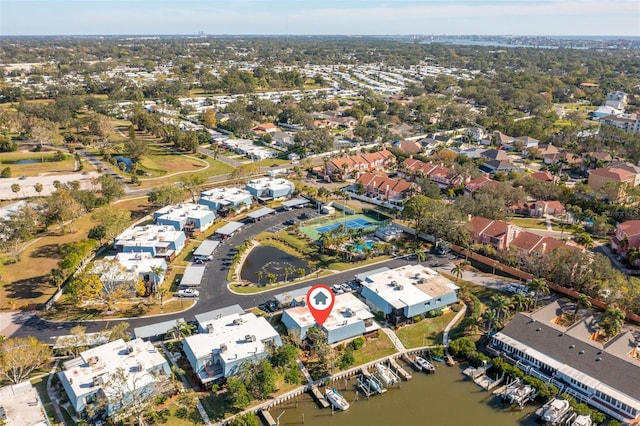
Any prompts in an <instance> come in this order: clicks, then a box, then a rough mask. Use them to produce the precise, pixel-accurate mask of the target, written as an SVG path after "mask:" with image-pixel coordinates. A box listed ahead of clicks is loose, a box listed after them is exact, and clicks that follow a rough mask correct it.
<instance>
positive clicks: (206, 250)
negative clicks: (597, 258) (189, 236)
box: [193, 240, 220, 256]
mask: <svg viewBox="0 0 640 426" xmlns="http://www.w3.org/2000/svg"><path fill="white" fill-rule="evenodd" d="M219 245H220V241H215V240H204V241H203V242H202V244H200V246H198V248H197V249H196V251H194V252H193V255H194V256H209V255H210V254H211V253H213V251H214V250H215V249H216V248H217V247H218V246H219Z"/></svg>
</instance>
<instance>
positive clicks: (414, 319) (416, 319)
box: [413, 315, 424, 323]
mask: <svg viewBox="0 0 640 426" xmlns="http://www.w3.org/2000/svg"><path fill="white" fill-rule="evenodd" d="M423 319H424V315H416V316H415V317H413V322H414V323H418V322H420V321H422V320H423Z"/></svg>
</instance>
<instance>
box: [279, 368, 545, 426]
mask: <svg viewBox="0 0 640 426" xmlns="http://www.w3.org/2000/svg"><path fill="white" fill-rule="evenodd" d="M437 366H438V368H437V371H436V373H435V374H430V375H427V374H424V373H414V372H412V373H411V374H412V375H413V378H412V379H411V380H409V381H406V382H404V381H403V382H402V383H401V385H400V388H392V389H389V390H388V391H387V392H386V393H384V394H382V395H375V396H371V397H370V398H369V399H368V400H367V398H366V397H363V396H361V395H360V396H358V399H357V400H354V399H355V391H354V385H353V381H350V382H347V383H346V385H345V381H344V380H341V381H337V382H335V387H336V388H337V389H338V390H339V391H340V392H341V393H342V395H343V396H344V397H345V398H346V399H347V400H348V401H349V402H350V403H351V402H352V401H353V402H352V403H351V407H350V408H349V410H347V411H345V412H335V413H334V414H333V416H332V415H331V409H320V408H317V405H316V403H315V402H314V401H313V400H312V398H311V396H310V395H309V394H303V395H301V396H300V397H299V398H298V399H297V407H296V404H295V402H294V403H287V404H283V405H279V406H277V407H275V408H273V409H272V410H271V415H272V416H273V417H274V418H276V417H277V416H279V415H280V414H282V413H283V411H284V414H282V417H280V425H301V424H304V425H306V426H325V425H332V426H377V425H391V426H414V425H415V426H422V425H433V426H449V425H450V426H459V425H473V426H475V425H478V426H485V425H486V426H514V425H520V426H529V425H535V424H536V419H535V414H534V411H535V410H536V409H537V408H538V406H533V405H531V404H528V405H526V406H525V407H524V410H522V411H520V409H519V408H518V407H514V408H511V407H508V406H505V405H503V403H502V399H500V398H498V397H494V396H493V394H491V393H490V392H487V391H484V390H482V389H481V388H480V387H479V386H478V385H476V384H475V383H473V382H472V381H471V380H470V379H467V378H466V377H465V376H463V375H462V370H461V369H460V368H459V367H446V366H445V365H444V364H441V363H438V364H437ZM407 371H410V370H408V369H407ZM321 390H322V391H323V392H324V389H321ZM303 414H304V423H303Z"/></svg>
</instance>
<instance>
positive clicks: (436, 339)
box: [396, 311, 456, 348]
mask: <svg viewBox="0 0 640 426" xmlns="http://www.w3.org/2000/svg"><path fill="white" fill-rule="evenodd" d="M455 316H456V313H455V312H453V311H449V312H446V313H445V314H444V315H442V316H439V317H435V318H426V319H424V320H422V321H420V322H419V323H417V324H411V325H407V326H404V327H402V328H400V329H399V330H397V331H396V334H397V335H398V339H400V341H401V342H402V344H403V345H404V346H405V347H407V348H417V347H420V346H430V345H441V344H442V333H443V331H444V328H445V327H446V326H447V324H449V322H450V321H451V320H452V319H453V317H455Z"/></svg>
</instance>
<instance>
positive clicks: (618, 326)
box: [599, 305, 626, 339]
mask: <svg viewBox="0 0 640 426" xmlns="http://www.w3.org/2000/svg"><path fill="white" fill-rule="evenodd" d="M625 317H626V314H625V312H624V311H623V310H622V309H620V308H619V307H617V306H614V305H610V306H608V307H607V309H606V310H605V311H604V314H603V315H602V319H601V320H600V323H599V325H600V326H601V327H602V328H603V329H604V332H605V333H606V335H607V339H611V338H613V337H615V336H616V335H618V334H619V333H620V331H622V326H623V325H624V319H625Z"/></svg>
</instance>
